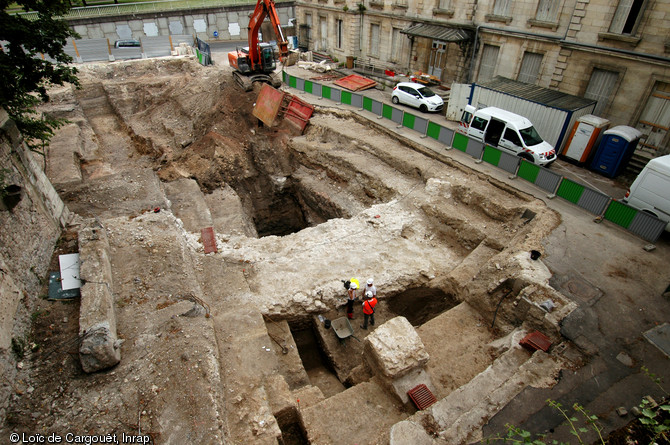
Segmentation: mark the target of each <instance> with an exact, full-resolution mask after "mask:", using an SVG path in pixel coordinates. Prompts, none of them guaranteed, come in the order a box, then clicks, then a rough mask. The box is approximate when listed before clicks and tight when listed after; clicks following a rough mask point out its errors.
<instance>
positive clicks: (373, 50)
mask: <svg viewBox="0 0 670 445" xmlns="http://www.w3.org/2000/svg"><path fill="white" fill-rule="evenodd" d="M379 38H380V34H379V25H375V24H371V25H370V55H371V56H374V57H379Z"/></svg>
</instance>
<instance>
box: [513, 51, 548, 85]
mask: <svg viewBox="0 0 670 445" xmlns="http://www.w3.org/2000/svg"><path fill="white" fill-rule="evenodd" d="M541 65H542V54H537V53H529V52H526V53H525V54H524V55H523V60H522V61H521V68H519V76H518V77H517V80H518V81H519V82H525V83H532V84H535V83H536V82H537V78H538V77H539V75H540V66H541Z"/></svg>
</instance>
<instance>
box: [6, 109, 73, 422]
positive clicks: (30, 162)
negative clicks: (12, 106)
mask: <svg viewBox="0 0 670 445" xmlns="http://www.w3.org/2000/svg"><path fill="white" fill-rule="evenodd" d="M0 169H2V175H1V177H2V178H3V181H2V184H0V188H2V189H4V188H5V187H7V186H13V187H12V191H13V198H14V199H13V200H11V201H10V200H7V199H5V200H2V199H0V202H2V203H1V204H0V227H1V228H2V229H1V230H0V375H2V376H3V378H2V383H0V422H4V419H5V416H6V410H7V406H8V404H9V401H10V397H11V394H12V387H13V382H14V381H15V379H16V375H17V362H18V361H19V360H20V351H21V349H22V348H21V345H24V344H27V338H28V334H29V330H30V315H31V313H32V312H33V310H34V305H35V302H36V301H37V299H38V298H40V297H41V295H40V292H42V289H43V284H44V282H45V280H46V279H47V273H48V266H49V262H50V259H51V255H52V253H53V250H54V246H55V245H56V242H57V240H58V238H59V236H60V233H61V229H62V227H64V226H65V224H66V223H67V221H68V220H69V219H70V216H71V214H70V212H69V210H68V209H67V208H66V207H65V205H64V204H63V201H62V200H61V199H60V197H59V196H58V194H57V193H56V190H55V189H54V188H53V186H52V185H51V183H50V182H49V180H48V179H47V177H46V175H45V174H44V172H43V171H42V167H41V165H40V159H39V157H36V155H35V154H33V153H31V152H30V151H29V150H28V149H27V148H26V147H25V146H24V145H23V139H22V137H21V135H20V134H19V132H18V130H17V128H16V125H15V124H14V122H13V121H11V120H10V119H9V117H8V116H7V113H6V112H5V111H4V110H2V109H0ZM12 340H14V341H12Z"/></svg>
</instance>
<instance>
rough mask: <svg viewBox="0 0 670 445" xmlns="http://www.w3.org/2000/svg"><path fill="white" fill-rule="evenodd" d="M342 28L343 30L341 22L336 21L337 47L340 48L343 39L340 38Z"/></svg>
mask: <svg viewBox="0 0 670 445" xmlns="http://www.w3.org/2000/svg"><path fill="white" fill-rule="evenodd" d="M342 28H343V23H342V20H339V19H338V20H337V47H338V48H342V44H343V38H342Z"/></svg>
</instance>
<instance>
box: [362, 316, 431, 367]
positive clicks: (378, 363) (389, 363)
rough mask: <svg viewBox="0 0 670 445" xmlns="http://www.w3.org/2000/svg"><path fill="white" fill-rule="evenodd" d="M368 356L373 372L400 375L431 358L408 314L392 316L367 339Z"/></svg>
mask: <svg viewBox="0 0 670 445" xmlns="http://www.w3.org/2000/svg"><path fill="white" fill-rule="evenodd" d="M364 348H365V356H366V358H367V360H368V364H369V365H370V368H372V370H373V372H374V373H381V374H382V375H383V376H384V377H387V378H390V379H396V378H400V377H402V376H403V375H405V374H408V373H409V372H410V371H412V370H413V369H416V368H420V367H423V366H424V365H425V364H426V362H427V361H428V358H429V356H428V353H427V352H426V350H425V348H424V346H423V342H421V338H420V337H419V334H417V332H416V330H415V329H414V327H413V326H412V325H411V324H410V322H409V321H407V319H406V318H405V317H396V318H393V319H391V320H389V321H387V322H386V323H384V324H383V325H381V326H379V327H378V328H377V329H375V330H374V332H372V333H371V334H370V335H368V336H367V337H366V338H365V346H364Z"/></svg>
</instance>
